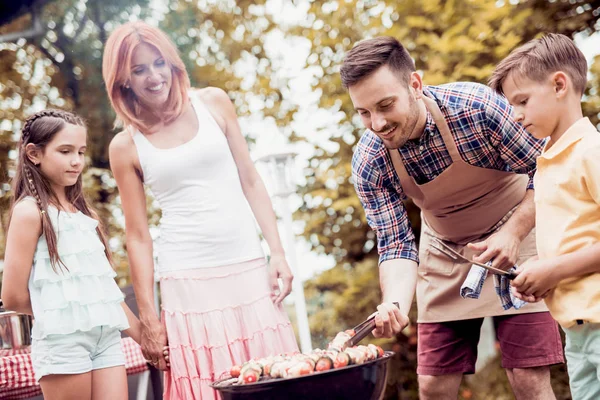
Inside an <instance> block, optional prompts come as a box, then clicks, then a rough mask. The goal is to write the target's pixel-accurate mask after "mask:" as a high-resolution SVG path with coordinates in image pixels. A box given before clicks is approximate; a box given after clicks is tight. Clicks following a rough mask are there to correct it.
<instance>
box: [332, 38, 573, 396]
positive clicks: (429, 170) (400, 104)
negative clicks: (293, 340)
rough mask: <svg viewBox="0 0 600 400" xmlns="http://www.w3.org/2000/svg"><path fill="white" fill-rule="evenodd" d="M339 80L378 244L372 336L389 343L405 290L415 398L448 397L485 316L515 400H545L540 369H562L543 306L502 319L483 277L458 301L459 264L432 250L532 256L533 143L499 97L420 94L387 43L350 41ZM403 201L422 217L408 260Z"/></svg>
mask: <svg viewBox="0 0 600 400" xmlns="http://www.w3.org/2000/svg"><path fill="white" fill-rule="evenodd" d="M341 76H342V83H343V85H344V86H345V87H346V88H347V89H348V92H349V94H350V97H351V99H352V102H353V104H354V106H355V109H356V110H357V112H358V113H359V114H360V116H361V118H362V121H363V123H364V125H365V127H366V128H367V130H366V131H365V133H364V135H363V136H362V137H361V139H360V142H359V143H358V145H357V147H356V150H355V153H354V157H353V159H352V170H353V179H354V182H355V188H356V192H357V194H358V196H359V198H360V200H361V203H362V204H363V207H364V209H365V213H366V215H367V219H368V221H369V224H370V226H371V227H372V228H373V229H374V230H375V231H376V232H377V239H378V250H379V254H380V281H381V287H382V292H383V304H381V305H380V306H379V307H378V310H379V314H378V316H377V318H376V322H377V329H376V330H375V331H374V334H375V335H376V336H385V337H391V336H392V335H394V334H396V333H398V332H400V331H401V330H402V329H403V328H404V327H405V326H406V325H407V324H408V317H407V314H408V312H409V310H410V306H411V303H412V299H413V295H414V292H415V287H416V291H417V307H418V321H417V322H418V324H417V329H418V358H417V362H418V367H417V373H418V375H419V387H420V398H421V399H436V400H439V399H456V398H457V396H458V389H459V385H460V382H461V380H462V375H463V374H471V373H473V372H474V370H475V361H476V359H477V343H478V341H479V334H480V328H481V323H482V321H483V317H486V316H493V317H494V322H495V325H496V330H497V337H498V341H499V343H500V349H501V352H502V366H503V367H504V368H505V369H506V373H507V375H508V378H509V381H510V383H511V386H512V388H513V391H514V393H515V395H516V397H517V399H528V400H531V399H540V400H547V399H554V398H555V397H554V394H553V392H552V388H551V386H550V372H549V365H551V364H556V363H561V362H563V354H562V346H561V341H560V336H559V332H558V327H557V325H556V323H555V322H554V321H553V320H552V317H551V316H550V314H549V313H548V311H547V309H546V308H545V306H544V305H543V304H541V303H537V304H528V305H526V306H525V307H523V308H520V309H518V310H517V309H514V308H510V309H508V310H506V311H505V310H504V309H503V307H502V303H501V301H500V299H499V297H498V296H497V295H496V292H495V288H494V283H493V282H492V279H486V280H485V282H484V284H483V288H482V289H481V295H480V298H479V299H477V300H475V299H463V298H462V297H461V296H460V288H461V285H462V284H463V282H464V281H465V280H466V278H467V275H468V273H469V271H470V267H471V266H470V264H468V263H466V264H461V263H455V262H454V261H452V260H451V259H449V258H448V257H447V256H445V255H444V254H442V253H440V252H439V251H437V250H436V249H435V248H433V247H432V246H431V243H432V241H434V240H437V239H441V240H444V241H446V243H448V244H449V245H451V246H453V248H454V249H456V250H457V251H459V252H461V253H462V254H463V255H464V256H466V257H472V258H475V260H477V261H479V262H482V263H486V262H488V261H491V265H492V266H494V267H497V268H501V269H504V270H508V269H510V268H512V267H513V266H514V265H515V264H516V263H521V262H524V261H525V260H526V259H527V258H530V257H532V256H534V255H535V233H534V229H533V225H534V214H535V211H534V205H533V193H534V191H533V184H532V180H531V178H532V177H533V173H534V171H535V162H536V157H537V156H538V155H539V153H540V151H541V148H542V146H543V143H542V142H541V141H538V140H535V139H534V138H532V137H531V136H529V135H528V134H527V132H525V130H524V129H523V127H522V126H520V125H519V124H517V123H516V122H515V121H513V120H512V118H511V109H510V106H509V104H508V102H507V101H506V99H505V98H503V97H501V96H499V95H497V94H496V93H495V92H493V91H492V90H491V89H489V88H487V87H486V86H483V85H479V84H474V83H453V84H448V85H442V86H423V83H422V81H421V78H420V76H419V74H417V73H416V72H415V66H414V63H413V61H412V59H411V58H410V55H409V54H408V52H407V51H406V49H405V48H404V47H403V46H402V44H400V43H399V42H398V41H397V40H396V39H394V38H390V37H380V38H376V39H371V40H366V41H363V42H360V43H359V44H358V45H356V46H355V47H354V48H353V49H352V50H351V51H350V52H349V53H348V55H347V57H346V59H345V60H344V62H343V65H342V68H341ZM528 173H529V174H530V177H529V179H528V177H527V174H528ZM408 197H410V198H412V199H413V201H414V202H415V204H416V205H417V206H419V207H420V208H421V212H422V220H423V224H422V225H423V226H422V233H421V240H420V249H419V251H418V252H417V249H416V244H415V237H414V235H413V233H412V230H411V226H410V223H409V221H408V218H407V213H406V209H405V208H404V205H403V203H402V200H405V199H406V198H408ZM419 259H420V263H419ZM418 263H419V264H418ZM417 265H418V268H417ZM394 301H397V302H398V303H399V304H400V308H398V307H395V306H394V305H393V304H392V302H394Z"/></svg>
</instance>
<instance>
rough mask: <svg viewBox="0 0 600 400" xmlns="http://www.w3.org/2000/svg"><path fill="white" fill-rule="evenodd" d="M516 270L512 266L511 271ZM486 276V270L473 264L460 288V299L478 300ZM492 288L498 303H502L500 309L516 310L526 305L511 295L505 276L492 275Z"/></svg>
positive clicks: (508, 282) (508, 280)
mask: <svg viewBox="0 0 600 400" xmlns="http://www.w3.org/2000/svg"><path fill="white" fill-rule="evenodd" d="M488 264H490V265H491V262H489V261H488ZM516 269H517V268H516V266H514V267H513V268H512V269H511V271H514V270H516ZM487 276H488V270H487V269H485V268H483V267H480V266H479V265H475V264H473V265H472V266H471V269H470V270H469V274H468V275H467V279H465V281H464V282H463V284H462V286H461V287H460V295H461V297H462V298H464V299H478V298H479V295H480V294H481V289H482V288H483V283H484V282H485V279H486V278H487ZM494 288H495V289H496V294H497V295H498V297H499V299H500V303H502V308H504V309H505V310H508V309H510V308H513V307H514V308H515V309H516V310H518V309H520V308H521V307H523V306H524V305H525V304H527V302H525V301H523V300H521V299H519V298H516V297H515V296H514V295H513V294H512V291H511V290H510V279H508V278H507V277H506V276H503V275H498V274H494Z"/></svg>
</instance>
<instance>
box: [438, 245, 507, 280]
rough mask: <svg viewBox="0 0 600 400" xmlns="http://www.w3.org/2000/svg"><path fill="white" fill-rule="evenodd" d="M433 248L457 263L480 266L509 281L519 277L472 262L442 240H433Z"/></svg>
mask: <svg viewBox="0 0 600 400" xmlns="http://www.w3.org/2000/svg"><path fill="white" fill-rule="evenodd" d="M431 246H432V247H433V248H434V249H437V250H438V251H440V252H441V253H443V254H444V255H446V256H447V257H448V258H450V259H451V260H453V261H456V262H460V261H462V262H468V263H471V264H475V265H477V266H479V267H481V268H485V269H487V270H488V271H491V272H493V273H495V274H498V275H503V276H505V277H507V278H508V279H511V280H512V279H515V278H516V277H517V274H515V273H514V272H513V271H504V270H502V269H499V268H495V267H492V266H490V265H487V264H483V263H480V262H477V261H473V260H470V259H468V258H467V257H465V256H463V255H462V254H460V253H459V252H457V251H456V250H454V249H453V248H452V247H450V246H448V245H447V244H446V243H444V242H443V241H441V240H440V239H437V238H435V239H433V240H432V242H431Z"/></svg>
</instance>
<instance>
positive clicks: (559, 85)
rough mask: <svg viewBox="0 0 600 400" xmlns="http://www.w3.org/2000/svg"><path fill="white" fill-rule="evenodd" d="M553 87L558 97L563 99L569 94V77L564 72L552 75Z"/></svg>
mask: <svg viewBox="0 0 600 400" xmlns="http://www.w3.org/2000/svg"><path fill="white" fill-rule="evenodd" d="M552 85H553V86H554V91H555V92H556V95H557V96H558V97H563V96H565V95H566V94H567V87H568V85H569V77H568V76H567V74H565V73H564V72H562V71H557V72H555V73H554V74H552Z"/></svg>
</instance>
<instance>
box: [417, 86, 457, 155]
mask: <svg viewBox="0 0 600 400" xmlns="http://www.w3.org/2000/svg"><path fill="white" fill-rule="evenodd" d="M423 102H424V103H425V106H426V107H427V109H428V110H429V112H430V113H431V116H432V117H433V121H434V122H435V124H436V126H437V127H438V129H439V131H440V134H441V135H442V139H443V140H444V144H445V145H446V149H448V153H450V157H452V162H457V161H462V159H461V158H460V154H459V152H458V147H456V142H455V141H454V138H453V137H452V132H451V131H450V127H449V126H448V122H446V118H444V114H442V110H440V107H439V106H438V104H437V102H436V101H435V100H433V99H430V98H429V97H427V96H425V95H423Z"/></svg>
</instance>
